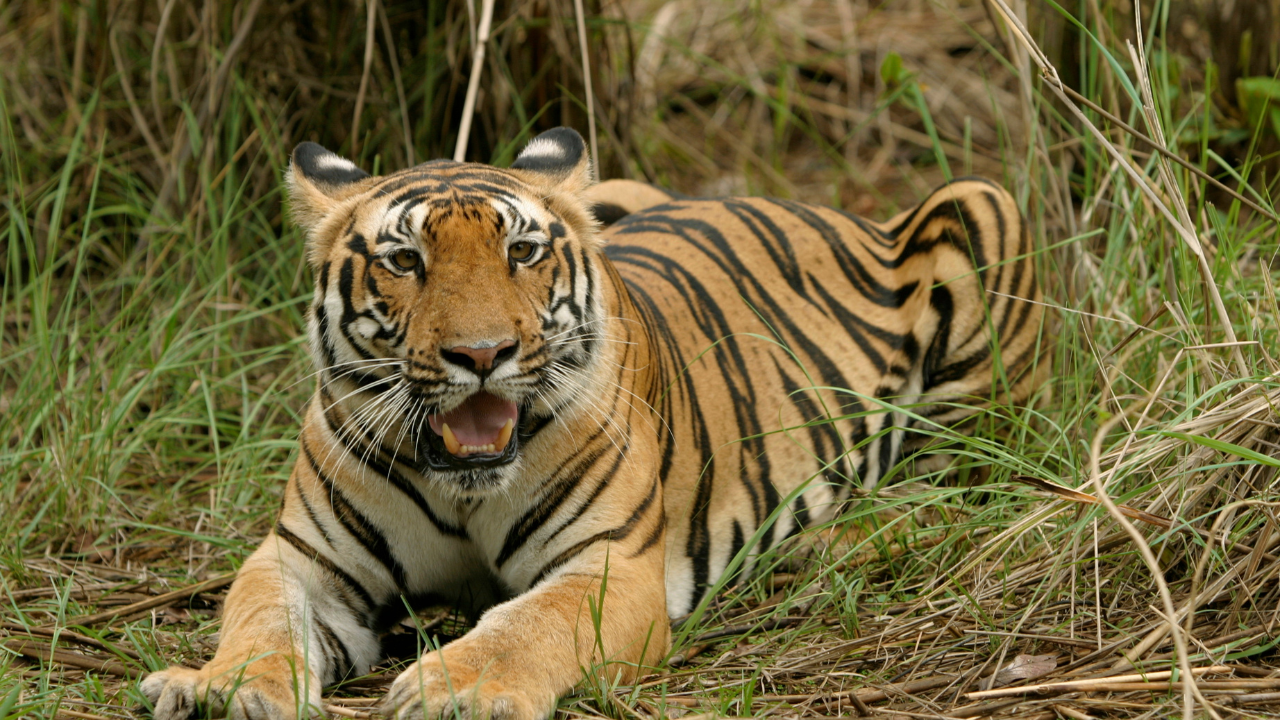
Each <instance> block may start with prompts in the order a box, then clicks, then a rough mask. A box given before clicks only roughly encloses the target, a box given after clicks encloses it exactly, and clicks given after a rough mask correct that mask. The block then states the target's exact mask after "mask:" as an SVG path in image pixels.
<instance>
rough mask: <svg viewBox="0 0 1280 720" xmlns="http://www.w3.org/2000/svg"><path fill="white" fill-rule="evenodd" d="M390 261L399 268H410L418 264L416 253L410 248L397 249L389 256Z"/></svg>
mask: <svg viewBox="0 0 1280 720" xmlns="http://www.w3.org/2000/svg"><path fill="white" fill-rule="evenodd" d="M391 262H393V263H395V264H396V267H398V268H400V269H401V270H412V269H414V268H415V267H417V266H418V253H416V252H414V251H412V250H397V251H396V254H395V255H392V256H391Z"/></svg>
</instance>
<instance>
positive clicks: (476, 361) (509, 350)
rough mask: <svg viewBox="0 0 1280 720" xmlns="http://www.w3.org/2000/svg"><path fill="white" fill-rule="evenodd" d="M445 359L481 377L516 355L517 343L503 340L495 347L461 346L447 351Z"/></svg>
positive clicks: (444, 353)
mask: <svg viewBox="0 0 1280 720" xmlns="http://www.w3.org/2000/svg"><path fill="white" fill-rule="evenodd" d="M442 354H443V355H444V359H445V360H448V361H449V362H451V363H453V364H454V365H461V366H462V367H464V368H467V369H468V370H471V371H473V372H475V373H476V374H478V375H480V376H482V377H483V376H485V375H488V374H489V372H490V371H491V370H493V367H494V365H496V364H498V363H501V362H502V361H503V360H506V359H507V358H509V357H511V356H512V355H515V354H516V341H515V340H503V341H502V342H500V343H498V344H497V345H494V346H493V347H485V348H477V347H467V346H465V345H459V346H457V347H451V348H449V349H448V350H445V351H444V352H443V353H442Z"/></svg>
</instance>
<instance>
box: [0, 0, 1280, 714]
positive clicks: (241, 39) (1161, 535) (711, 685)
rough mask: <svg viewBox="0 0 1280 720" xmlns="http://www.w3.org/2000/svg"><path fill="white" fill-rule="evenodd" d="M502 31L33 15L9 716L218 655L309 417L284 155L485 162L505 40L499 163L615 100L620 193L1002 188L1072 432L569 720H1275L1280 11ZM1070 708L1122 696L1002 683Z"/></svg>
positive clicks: (723, 615)
mask: <svg viewBox="0 0 1280 720" xmlns="http://www.w3.org/2000/svg"><path fill="white" fill-rule="evenodd" d="M491 7H492V8H493V20H492V27H491V33H490V37H489V40H488V42H487V43H480V42H479V39H481V38H482V37H483V35H484V32H483V26H484V25H485V23H484V22H483V16H484V14H485V10H486V8H485V5H484V4H483V3H482V4H478V5H477V4H472V3H465V2H444V1H443V0H434V1H428V2H425V3H422V2H409V1H408V0H394V1H390V0H355V1H353V0H293V1H292V2H264V1H263V0H237V1H233V0H224V1H222V2H214V1H213V0H205V1H204V2H202V1H201V0H155V1H152V0H80V1H74V0H56V1H49V0H41V1H33V0H25V1H24V0H6V1H5V2H0V168H2V169H0V178H2V185H0V606H2V609H0V643H2V648H3V649H0V720H7V719H8V718H11V717H19V716H21V717H40V718H54V717H59V718H80V719H81V720H100V719H101V718H122V717H131V716H133V715H134V714H135V713H138V712H143V713H144V714H145V711H144V710H139V708H140V707H142V706H144V705H145V702H144V701H143V699H142V698H141V696H140V695H139V693H138V692H137V691H136V689H135V687H136V686H135V683H134V682H133V681H132V679H133V678H136V677H137V676H138V675H139V674H140V673H142V672H145V671H147V670H151V669H157V668H160V667H162V666H164V665H166V664H168V663H169V662H170V661H173V660H177V661H181V662H187V663H200V662H202V661H203V660H204V659H207V658H208V657H209V656H210V655H211V653H212V649H213V647H214V644H215V636H216V631H217V627H218V622H217V610H218V607H219V603H220V600H221V598H222V597H223V595H224V593H225V587H226V584H227V577H228V573H231V572H233V571H234V570H235V568H236V567H237V565H238V563H239V562H240V561H241V560H242V559H243V558H244V557H245V556H246V555H247V553H248V552H249V551H251V550H252V548H253V547H254V545H255V542H256V540H257V539H258V538H259V537H261V535H262V534H263V533H264V532H265V530H266V528H267V527H268V523H269V521H270V518H271V517H272V515H273V513H274V511H275V509H276V507H277V505H278V503H279V494H280V491H281V489H282V488H283V485H284V481H285V479H286V477H287V473H288V468H289V466H290V460H291V457H292V454H293V452H294V442H293V438H294V436H295V433H296V432H297V428H298V426H299V415H300V411H301V409H302V407H303V404H304V403H305V401H306V398H307V396H308V395H309V393H310V390H311V387H310V382H311V380H310V376H309V373H310V371H311V370H310V367H309V363H308V360H307V359H306V357H305V352H304V346H303V341H302V338H301V332H300V329H301V328H302V326H303V316H304V312H305V308H306V306H307V303H308V298H309V295H310V292H311V279H310V278H309V277H308V274H307V273H306V271H305V270H304V267H305V264H304V263H303V262H302V255H301V253H302V238H301V236H300V233H299V232H298V231H297V229H296V228H295V227H293V226H292V225H291V224H290V223H289V221H288V219H287V216H286V215H285V213H284V212H283V210H282V207H281V199H282V198H281V192H280V184H281V183H280V181H281V177H282V173H283V172H284V170H285V168H286V163H287V158H288V154H289V151H290V149H291V148H292V147H293V146H294V145H295V144H296V143H298V142H300V141H303V140H315V141H318V142H321V143H322V144H324V145H326V146H327V147H329V148H331V149H333V150H336V151H338V152H340V153H343V154H345V155H347V156H349V157H352V158H354V159H356V160H357V161H358V162H359V163H360V164H361V165H362V166H363V167H365V168H367V169H370V170H373V171H375V172H376V171H378V170H380V169H394V168H400V167H404V166H405V165H407V164H411V163H415V162H419V161H421V160H423V159H427V158H433V157H441V156H451V155H452V154H453V152H454V149H455V145H456V143H457V137H458V134H459V131H460V128H461V127H462V124H463V123H462V121H463V106H464V104H465V102H464V100H465V98H466V95H467V87H468V78H469V77H470V75H471V65H472V59H473V57H474V53H475V50H476V48H477V47H478V46H479V45H481V44H484V46H485V47H486V53H485V55H484V59H483V64H482V73H483V75H482V80H481V81H480V82H479V84H478V92H477V93H476V96H475V98H474V101H475V114H474V121H473V122H472V123H471V124H470V125H469V126H468V127H469V128H470V139H469V142H468V143H467V146H466V150H465V156H466V158H467V159H470V160H475V161H481V162H492V163H496V164H499V165H501V164H504V163H506V162H508V161H509V160H510V159H511V158H512V157H513V154H514V152H515V151H516V150H518V148H519V147H520V146H521V145H522V143H524V142H526V141H527V140H528V138H530V137H531V136H532V135H533V134H535V133H536V132H538V131H540V130H543V129H546V128H549V127H553V126H556V125H561V124H564V125H570V126H573V127H577V128H578V129H580V130H583V131H584V133H585V132H587V131H588V130H589V126H590V125H591V123H589V122H588V113H589V112H590V113H591V116H592V117H593V119H594V126H595V132H594V137H593V143H594V145H595V146H596V147H598V151H599V158H600V165H599V166H600V171H601V175H602V177H605V178H610V177H635V178H641V179H645V180H648V181H651V182H656V183H658V184H661V185H665V186H667V187H671V188H674V189H676V190H679V191H682V192H686V193H691V194H710V195H723V194H770V195H777V196H782V197H790V198H797V199H802V200H806V201H811V202H821V203H828V204H832V205H836V206H840V207H843V208H846V209H849V210H852V211H855V212H858V213H861V214H865V215H868V216H871V217H874V218H885V217H887V216H889V215H890V214H892V213H893V212H895V211H896V210H897V209H899V208H902V207H905V206H907V205H910V204H912V203H914V202H915V201H916V200H918V199H919V198H921V197H922V196H923V195H924V194H925V193H926V192H927V191H928V190H929V189H930V188H932V187H934V186H936V185H938V184H939V183H941V182H942V181H943V180H944V179H946V178H948V177H952V176H956V175H961V174H965V173H976V174H982V175H986V176H988V177H992V178H996V179H998V180H1000V181H1002V182H1004V183H1005V184H1006V185H1007V186H1008V187H1010V188H1011V189H1012V190H1013V191H1014V192H1015V194H1016V195H1017V197H1018V199H1019V200H1020V202H1021V203H1022V204H1023V206H1024V209H1025V212H1026V214H1027V216H1028V217H1029V218H1030V220H1031V222H1032V224H1033V227H1034V228H1035V230H1036V235H1037V237H1038V238H1040V239H1041V246H1040V247H1041V249H1040V250H1039V253H1038V254H1039V257H1038V260H1039V263H1040V266H1041V268H1042V277H1043V279H1044V284H1045V286H1046V289H1047V301H1048V302H1050V303H1051V304H1052V305H1054V306H1055V307H1057V308H1059V310H1058V312H1056V313H1055V315H1056V318H1055V320H1054V321H1053V324H1052V325H1051V326H1050V327H1049V328H1047V329H1046V333H1045V338H1046V342H1048V343H1050V344H1051V345H1052V346H1053V348H1054V375H1053V376H1054V380H1053V382H1052V384H1051V387H1050V388H1047V389H1046V392H1045V393H1044V395H1043V397H1041V398H1040V402H1039V404H1038V405H1037V407H1036V408H1035V409H1033V410H1021V409H1006V410H999V411H993V412H992V413H991V414H990V416H989V417H987V418H985V419H984V423H983V426H982V427H981V428H980V429H979V431H978V432H977V433H976V434H975V435H974V436H973V438H970V439H963V440H961V441H960V442H961V446H960V450H959V453H958V456H959V458H960V468H959V470H960V472H959V474H960V475H961V476H962V477H967V476H985V477H986V480H987V482H986V483H985V484H981V485H972V486H968V485H965V484H957V483H956V482H954V481H952V480H949V479H942V478H939V477H934V476H926V477H925V478H924V480H923V481H920V480H913V481H912V482H903V483H899V484H894V485H892V486H890V487H886V488H883V489H882V490H881V491H879V492H877V493H874V494H869V495H866V496H865V497H862V496H860V497H859V498H858V499H857V502H855V503H854V504H853V505H852V506H851V507H850V508H849V510H848V512H847V513H846V516H845V517H844V518H843V520H844V522H845V523H846V524H852V525H853V526H854V527H856V528H857V529H858V530H859V531H860V532H859V533H858V537H859V538H861V539H860V541H859V542H857V543H853V544H851V545H850V546H849V547H847V548H843V549H841V550H840V551H838V552H837V551H835V550H830V551H828V552H826V553H819V554H817V555H815V556H811V557H801V556H795V557H780V558H778V559H777V560H778V566H777V570H776V572H772V573H765V574H763V575H762V576H760V577H759V578H758V579H756V580H754V581H752V582H750V583H746V584H742V585H739V586H736V587H733V588H726V589H725V591H724V592H723V593H722V594H721V595H720V599H719V600H717V601H716V602H714V603H712V604H709V605H708V606H706V607H704V608H702V609H701V610H700V611H699V612H698V613H697V614H696V615H695V616H694V617H691V618H689V619H687V620H686V621H685V622H683V623H682V624H681V625H679V629H678V632H677V641H676V645H675V647H674V648H673V655H672V657H671V659H670V662H669V664H668V666H667V667H666V668H665V669H664V670H663V671H662V673H661V674H658V675H654V676H651V677H649V678H647V679H646V680H645V681H644V682H642V683H640V684H638V685H636V686H632V687H607V686H599V687H591V688H587V689H584V690H583V691H582V692H580V693H578V694H577V695H575V696H573V697H571V698H568V699H566V700H565V701H564V702H563V703H562V705H561V710H560V715H561V716H563V717H566V718H568V717H600V716H606V717H610V718H617V719H619V720H622V719H623V718H628V719H631V718H642V719H645V720H647V719H648V718H657V717H666V716H678V715H681V714H689V713H693V714H703V713H709V714H715V715H730V716H765V715H779V716H788V717H790V716H823V715H832V716H834V715H888V716H894V714H895V713H896V714H898V715H897V716H899V717H939V716H944V717H984V716H995V717H1006V716H1017V717H1044V718H1050V717H1072V718H1084V717H1096V716H1108V717H1120V716H1123V717H1166V716H1170V715H1174V714H1177V713H1182V712H1185V713H1187V714H1188V715H1191V714H1200V715H1205V716H1214V717H1226V716H1245V715H1247V716H1261V715H1267V714H1275V713H1280V680H1277V679H1276V677H1277V675H1278V674H1280V672H1277V671H1275V670H1274V668H1276V667H1280V656H1277V654H1276V651H1275V649H1274V646H1275V644H1276V641H1277V637H1280V635H1278V632H1280V630H1278V629H1277V626H1276V623H1277V620H1280V618H1278V617H1277V613H1280V588H1278V587H1277V582H1276V576H1277V573H1280V559H1278V558H1277V557H1276V555H1277V554H1280V550H1277V545H1280V525H1278V524H1277V515H1276V509H1277V505H1278V503H1280V492H1278V490H1277V484H1276V472H1277V468H1280V414H1278V413H1277V402H1278V401H1280V382H1278V381H1277V380H1278V377H1280V376H1278V375H1277V372H1278V371H1280V367H1277V364H1276V360H1275V356H1276V355H1277V352H1280V344H1278V342H1277V335H1278V333H1280V308H1278V306H1277V295H1276V291H1275V286H1276V284H1277V281H1280V267H1278V266H1277V262H1276V261H1277V258H1276V256H1277V253H1278V252H1280V241H1278V240H1277V230H1278V229H1280V219H1278V218H1277V216H1276V212H1275V201H1274V191H1275V187H1276V183H1275V178H1276V171H1277V169H1278V168H1280V165H1278V163H1277V154H1276V153H1277V150H1278V149H1280V81H1278V80H1277V78H1276V74H1277V72H1278V69H1280V62H1278V59H1280V45H1278V42H1280V1H1278V0H1142V1H1141V2H1140V3H1138V4H1136V5H1135V4H1133V3H1132V2H1131V0H1117V1H1114V2H1113V1H1111V0H879V1H877V0H704V1H701V2H699V1H697V0H670V1H666V0H586V2H585V7H581V9H580V10H579V8H576V7H575V5H574V3H573V2H571V0H511V1H508V0H503V1H501V2H497V3H496V5H493V6H491ZM583 16H585V21H582V19H583ZM583 39H585V43H583V42H581V41H582V40H583ZM586 78H590V81H591V87H592V89H593V90H594V93H593V94H592V96H591V99H590V101H588V95H587V92H586V83H585V79H586ZM909 475H910V474H909V473H908V472H906V469H905V468H904V472H903V473H900V474H899V479H900V480H906V479H908V477H909ZM1064 488H1073V489H1074V488H1078V491H1076V492H1075V493H1074V494H1073V492H1072V491H1069V490H1066V489H1064ZM1103 489H1105V493H1103V492H1100V491H1101V490H1103ZM1107 496H1109V497H1107ZM1111 498H1114V502H1117V503H1122V504H1123V505H1124V506H1126V507H1125V508H1119V509H1118V508H1115V507H1114V506H1112V507H1108V506H1106V505H1105V504H1104V505H1099V504H1098V501H1100V500H1106V501H1107V502H1111ZM1126 515H1127V517H1131V518H1133V519H1132V520H1129V519H1127V518H1126ZM1170 620H1172V623H1171V622H1170ZM417 623H418V624H417V626H416V628H405V629H404V633H403V634H402V635H401V636H400V639H401V640H402V641H403V642H402V643H401V644H402V645H403V646H404V647H403V648H402V649H403V650H405V651H406V652H407V654H409V655H411V654H412V652H413V651H414V650H415V649H416V647H418V646H419V644H420V643H421V642H423V640H421V639H420V638H421V637H435V638H439V639H441V640H447V639H448V638H449V637H451V636H455V635H457V634H459V633H460V632H462V631H464V630H465V628H464V627H462V621H461V620H460V619H459V618H456V617H454V616H453V615H451V614H450V613H449V612H448V611H447V609H443V610H439V611H435V612H431V613H427V614H425V615H423V616H422V617H420V618H418V620H417ZM1207 667H1212V668H1213V669H1211V670H1208V671H1203V672H1202V674H1199V675H1198V677H1199V680H1198V682H1197V683H1186V682H1178V681H1177V678H1174V679H1173V681H1171V680H1170V677H1169V674H1167V673H1169V672H1175V673H1177V674H1178V677H1179V678H1186V677H1189V674H1188V670H1190V669H1192V668H1201V669H1203V668H1207ZM1135 672H1141V673H1143V675H1142V676H1139V677H1136V678H1135V677H1133V676H1132V674H1133V673H1135ZM1161 672H1164V673H1166V674H1164V675H1161V674H1159V673H1161ZM1196 672H1197V673H1201V670H1197V671H1196ZM1193 674H1194V673H1193ZM393 675H394V669H392V670H382V671H380V672H379V673H376V674H375V675H373V676H371V677H368V678H362V679H358V680H354V681H352V682H349V683H347V684H345V685H343V686H342V687H341V688H339V689H337V690H336V691H334V692H333V693H332V696H331V697H330V698H329V701H328V702H329V703H330V706H329V709H330V712H331V713H334V714H337V715H340V716H346V717H365V716H367V715H368V713H369V710H370V707H371V703H372V698H376V697H377V696H378V695H379V694H380V692H381V688H382V687H384V686H385V685H386V684H387V683H389V681H390V678H391V677H393ZM1120 676H1123V677H1120ZM1036 677H1039V680H1038V681H1037V682H1046V681H1050V680H1052V681H1063V680H1070V681H1083V682H1084V684H1083V685H1080V684H1077V685H1075V686H1065V687H1058V688H1056V689H1053V690H1052V691H1049V692H1047V694H1027V693H1025V692H1022V691H1014V692H1013V693H1012V694H1010V695H1008V696H1006V697H1000V698H996V699H991V698H989V697H987V696H982V695H979V696H972V695H970V693H973V692H982V691H984V690H988V689H991V688H999V687H1000V686H1002V685H1009V684H1011V683H1012V684H1013V685H1014V686H1015V687H1016V686H1017V685H1019V684H1025V683H1026V682H1028V681H1029V680H1030V679H1031V678H1036Z"/></svg>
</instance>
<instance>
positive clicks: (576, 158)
mask: <svg viewBox="0 0 1280 720" xmlns="http://www.w3.org/2000/svg"><path fill="white" fill-rule="evenodd" d="M511 169H512V170H519V171H521V172H520V175H521V176H522V177H523V178H524V179H525V180H526V181H527V182H529V183H531V184H533V185H537V186H538V187H541V188H543V189H545V190H547V191H548V192H559V193H564V194H567V195H573V196H577V195H580V194H581V193H582V192H583V191H584V190H586V189H587V188H589V187H591V186H592V185H594V184H595V181H596V180H595V172H594V170H593V168H592V166H591V157H590V155H588V154H587V145H586V143H584V142H583V141H582V136H581V135H579V134H578V131H577V130H573V129H571V128H567V127H558V128H556V129H554V130H548V131H546V132H544V133H542V134H541V135H539V136H538V137H536V138H534V139H532V140H530V141H529V144H528V145H526V146H525V147H524V150H521V151H520V155H519V157H517V158H516V161H515V162H513V163H511Z"/></svg>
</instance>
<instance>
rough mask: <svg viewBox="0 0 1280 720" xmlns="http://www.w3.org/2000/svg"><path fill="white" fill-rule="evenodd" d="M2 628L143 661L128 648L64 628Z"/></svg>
mask: <svg viewBox="0 0 1280 720" xmlns="http://www.w3.org/2000/svg"><path fill="white" fill-rule="evenodd" d="M0 628H3V629H5V630H8V631H9V632H11V633H14V634H15V635H19V634H20V635H27V636H30V637H33V638H34V637H48V638H52V637H54V636H55V635H56V636H57V638H58V639H59V640H70V641H71V642H75V643H80V644H81V645H89V646H91V647H96V648H98V649H99V650H106V651H107V652H114V653H119V654H121V655H124V656H126V657H130V658H133V659H134V660H141V659H142V656H141V655H139V654H138V652H137V651H135V650H130V649H129V648H127V647H116V646H112V645H108V644H106V643H104V642H102V641H101V640H98V639H97V638H91V637H89V636H88V635H81V634H80V633H78V632H72V631H70V630H67V629H64V628H58V629H56V630H55V629H53V628H40V627H33V628H26V627H23V626H22V625H19V624H18V623H12V622H0Z"/></svg>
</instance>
